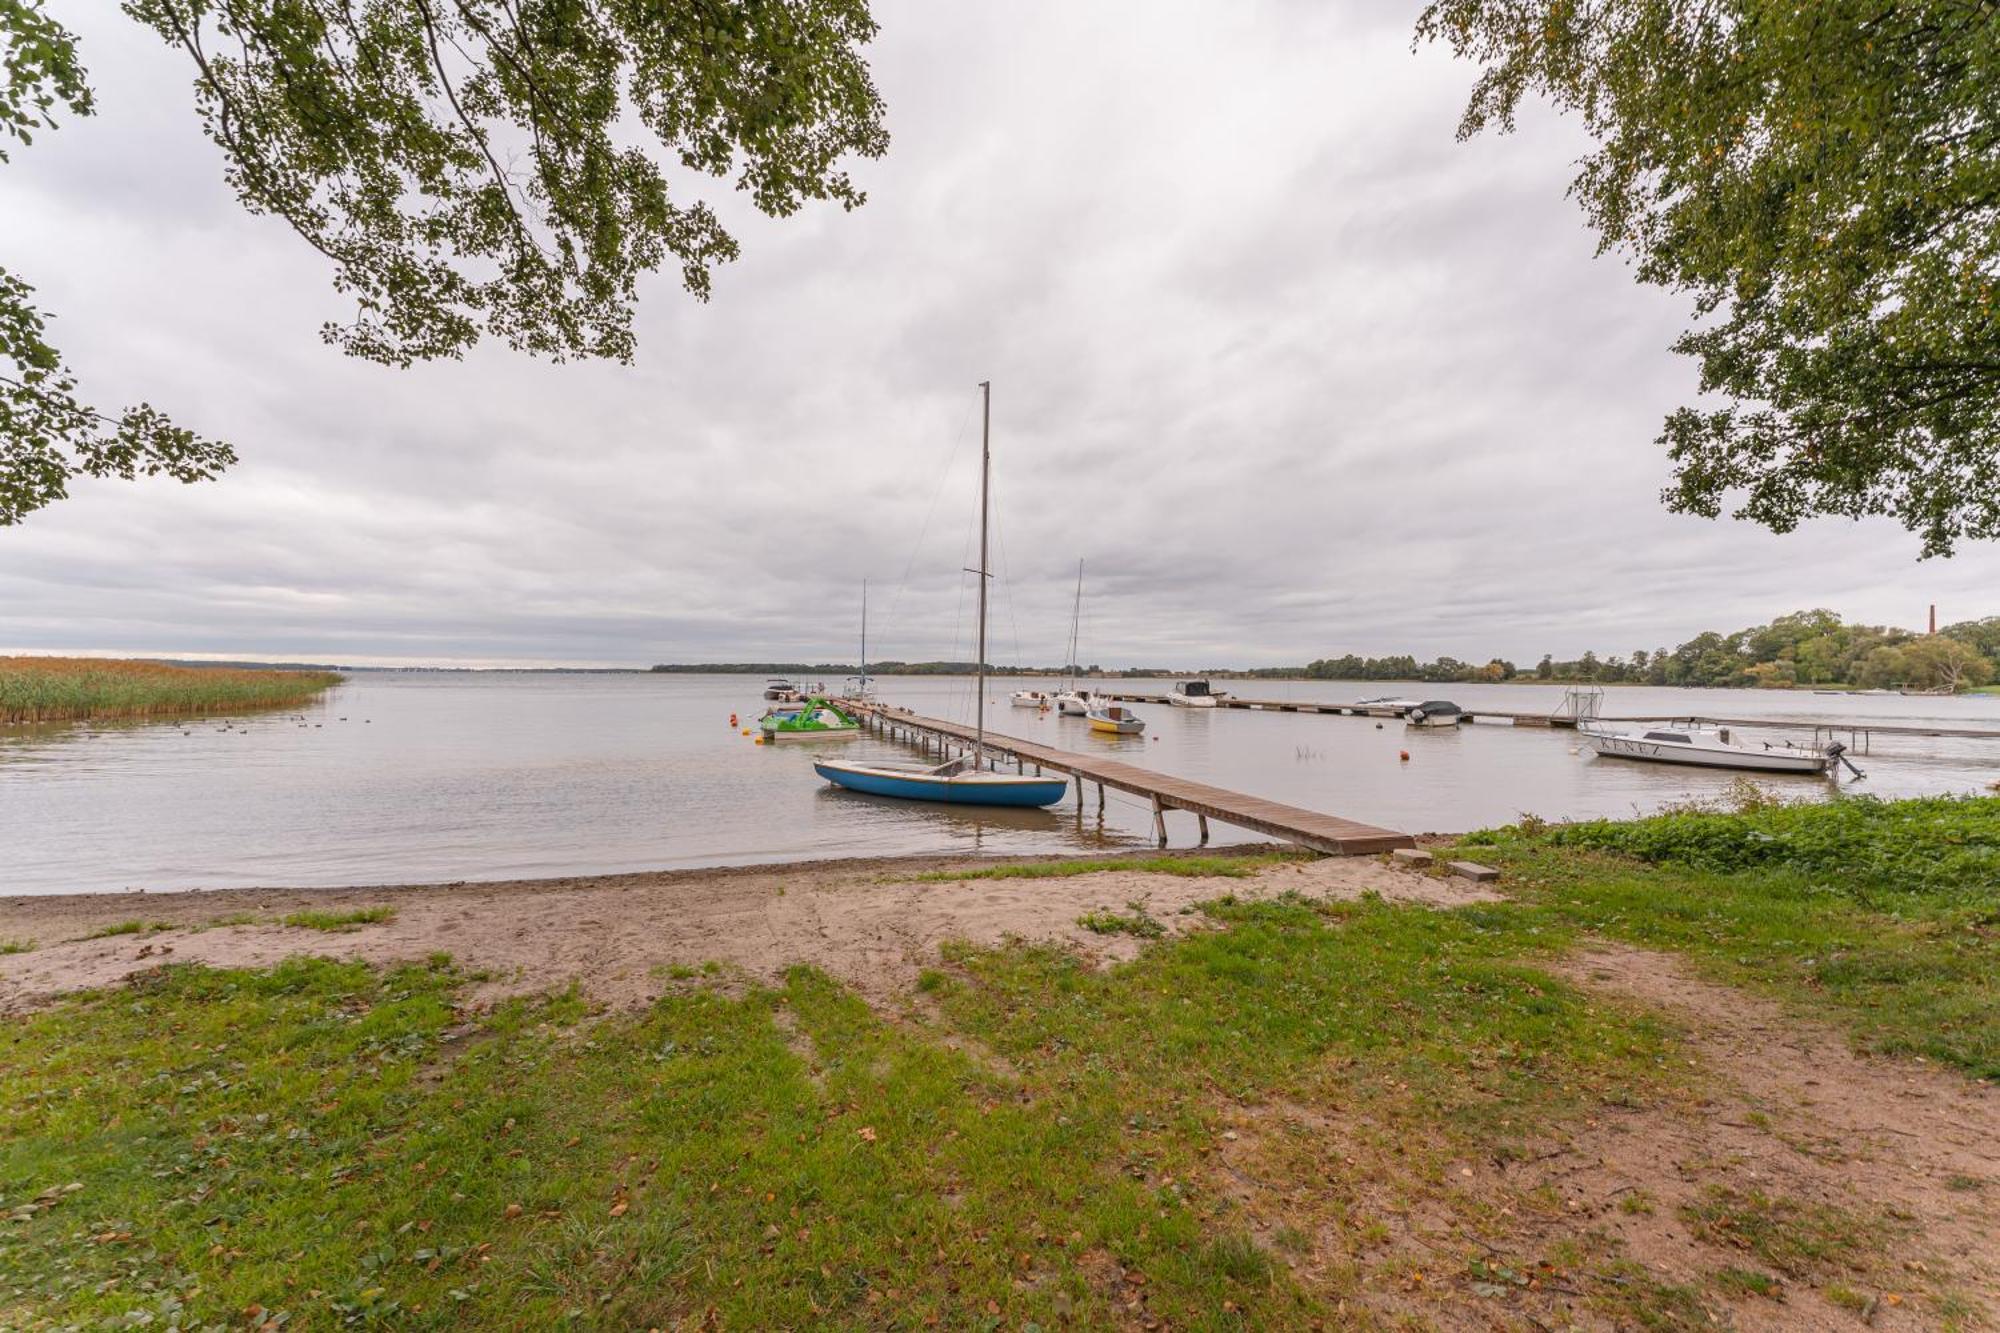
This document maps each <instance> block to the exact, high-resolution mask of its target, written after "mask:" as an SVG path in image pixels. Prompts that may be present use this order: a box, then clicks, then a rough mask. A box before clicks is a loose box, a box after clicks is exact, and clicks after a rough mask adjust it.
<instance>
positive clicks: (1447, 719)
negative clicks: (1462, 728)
mask: <svg viewBox="0 0 2000 1333" xmlns="http://www.w3.org/2000/svg"><path fill="white" fill-rule="evenodd" d="M1464 716H1465V715H1464V714H1463V713H1425V714H1424V715H1423V716H1422V717H1415V716H1411V717H1406V718H1404V719H1403V721H1404V723H1405V724H1406V725H1408V726H1412V727H1455V726H1457V725H1458V724H1459V721H1460V719H1461V718H1463V717H1464Z"/></svg>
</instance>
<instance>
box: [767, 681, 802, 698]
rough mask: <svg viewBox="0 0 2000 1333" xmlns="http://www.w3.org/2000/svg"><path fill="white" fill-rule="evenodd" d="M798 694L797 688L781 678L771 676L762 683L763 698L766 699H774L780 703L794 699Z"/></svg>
mask: <svg viewBox="0 0 2000 1333" xmlns="http://www.w3.org/2000/svg"><path fill="white" fill-rule="evenodd" d="M798 692H799V690H798V687H797V686H796V685H794V684H792V682H791V681H789V680H787V679H786V678H785V677H783V676H773V677H771V679H769V680H767V681H765V682H764V697H765V698H766V699H774V700H778V701H781V702H782V701H786V700H790V699H792V698H794V697H795V696H796V695H797V694H798Z"/></svg>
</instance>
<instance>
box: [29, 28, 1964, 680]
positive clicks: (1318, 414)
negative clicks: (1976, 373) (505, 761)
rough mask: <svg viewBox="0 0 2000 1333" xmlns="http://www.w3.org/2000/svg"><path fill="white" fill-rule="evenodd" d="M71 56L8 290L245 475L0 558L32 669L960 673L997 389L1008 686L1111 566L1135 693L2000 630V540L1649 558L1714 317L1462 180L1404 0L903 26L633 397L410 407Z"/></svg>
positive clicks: (1568, 159)
mask: <svg viewBox="0 0 2000 1333" xmlns="http://www.w3.org/2000/svg"><path fill="white" fill-rule="evenodd" d="M62 9H63V14H62V17H63V19H64V21H65V22H70V23H73V24H74V25H75V26H76V27H77V28H78V29H79V31H81V33H82V34H83V36H84V38H85V47H84V53H85V56H86V59H87V62H88V65H89V68H90V71H91V74H92V81H93V83H94V85H95V87H96V90H97V93H98V96H99V102H100V112H99V114H98V116H97V117H96V118H94V119H93V120H88V121H82V122H76V123H69V124H65V125H64V126H63V128H62V129H61V130H60V131H59V132H57V133H55V134H52V135H44V136H41V137H40V138H39V139H38V141H37V143H36V144H35V145H34V146H33V147H32V148H29V149H23V150H19V151H16V152H15V154H14V161H13V163H12V164H11V165H7V166H4V167H0V258H4V262H5V263H6V264H7V266H8V267H10V268H12V269H13V270H14V271H15V272H16V273H17V274H19V275H20V276H22V277H23V278H25V279H26V280H28V281H30V282H32V283H34V284H35V285H36V286H37V287H38V288H39V289H40V299H41V300H42V302H43V304H44V306H45V308H47V309H48V310H50V311H52V312H54V313H55V314H56V315H58V316H59V319H58V321H57V322H56V324H55V326H54V333H55V338H56V341H57V343H58V345H59V346H61V347H62V349H63V350H64V351H65V353H66V354H67V355H68V357H69V360H70V362H71V364H72V366H73V367H74V368H75V369H76V370H77V371H78V372H79V375H80V377H81V379H82V381H83V384H84V386H85V389H86V391H87V392H89V393H91V394H92V395H94V396H95V398H96V400H97V401H98V402H99V404H100V405H101V406H105V407H114V406H118V405H122V404H124V403H127V402H132V401H138V400H141V399H144V400H147V401H150V402H152V403H154V404H155V405H158V406H160V407H163V408H165V409H167V410H168V411H170V412H171V413H172V414H173V415H174V416H175V417H176V418H177V419H179V420H180V421H181V422H182V423H183V424H186V425H189V426H192V427H194V428H196V429H198V430H200V431H202V432H204V433H208V434H214V435H220V436H223V437H226V438H228V439H230V440H231V441H232V442H234V443H235V444H236V445H237V447H238V450H239V452H240V453H241V454H242V457H243V462H242V463H241V464H240V465H239V466H238V467H237V468H236V469H234V470H233V471H232V472H230V473H229V474H228V475H227V477H226V478H225V479H224V480H222V481H221V482H219V483H213V484H209V485H205V486H198V487H181V486H177V485H174V484H172V483H166V482H149V483H138V484H124V483H105V484H85V485H83V486H81V487H79V488H78V490H77V493H76V496H75V498H73V499H72V500H70V501H68V502H67V503H64V504H61V505H58V506H56V507H55V508H53V509H49V510H45V511H43V512H41V513H38V514H36V515H34V516H32V517H31V518H30V519H29V520H28V521H27V523H25V524H24V525H22V526H20V527H16V528H0V649H13V650H27V651H49V650H96V651H112V652H134V653H165V654H175V655H196V654H219V655H225V656H254V657H273V658H292V659H309V660H319V661H341V662H354V663H368V662H380V663H391V662H426V663H461V664H477V663H496V664H497V663H507V664H529V663H577V664H612V665H643V664H646V663H650V662H656V661H717V660H746V661H762V660H791V659H807V660H820V659H827V658H839V659H843V660H845V659H851V658H852V656H853V655H854V652H855V644H854V635H855V631H856V617H857V614H858V600H859V595H860V588H861V582H862V579H863V578H864V577H866V578H868V579H869V580H871V587H872V593H871V605H872V608H873V615H872V617H871V626H870V636H869V637H870V652H871V655H872V656H875V657H898V658H904V659H911V660H915V659H923V658H934V657H944V656H961V657H969V656H970V648H969V642H970V634H971V612H970V593H969V590H968V588H967V586H966V585H967V583H968V582H969V580H968V579H966V578H965V577H964V576H962V575H961V574H960V573H959V570H960V568H961V567H962V566H964V565H966V564H969V563H971V560H970V558H969V554H968V550H967V542H968V538H969V536H970V533H971V523H972V521H973V519H974V515H975V509H974V505H975V497H974V490H973V487H974V476H975V470H974V462H975V459H976V450H977V416H976V402H977V391H976V389H975V387H974V386H975V384H976V382H977V381H979V380H981V379H986V378H990V379H992V380H993V381H994V385H995V389H994V403H993V412H994V451H995V470H996V496H997V502H998V507H999V522H1000V534H1001V538H1002V541H1001V545H1000V547H999V548H998V549H997V550H996V562H995V563H996V568H998V569H1000V571H1001V572H1002V573H1003V575H1004V577H1003V578H1002V579H1001V580H998V581H997V589H996V595H997V600H996V603H995V614H994V618H993V642H994V655H995V658H996V660H999V661H1002V662H1011V661H1030V662H1036V663H1053V662H1057V661H1060V660H1061V657H1062V655H1063V654H1062V650H1063V647H1064V644H1065V640H1066V638H1067V635H1068V628H1069V626H1068V620H1069V610H1070V597H1071V592H1072V585H1073V579H1074V576H1075V570H1076V562H1077V560H1078V559H1079V558H1080V559H1082V560H1083V561H1084V562H1085V578H1086V584H1085V624H1084V634H1083V640H1084V641H1083V651H1082V656H1083V659H1084V660H1085V661H1094V662H1101V663H1104V664H1106V665H1125V664H1132V663H1145V664H1169V665H1183V666H1190V667H1192V666H1202V665H1221V664H1243V665H1265V664H1275V663H1286V662H1301V661H1305V660H1308V659H1310V658H1314V657H1319V656H1325V655H1337V654H1340V653H1344V652H1358V653H1364V654H1369V653H1377V654H1379V653H1387V652H1403V651H1407V652H1413V653H1416V654H1418V655H1419V656H1424V657H1429V656H1433V655H1435V654H1438V653H1452V654H1454V655H1457V656H1461V657H1468V658H1470V657H1480V658H1482V659H1483V657H1484V656H1486V655H1488V654H1495V653H1497V654H1502V655H1506V656H1509V657H1512V658H1514V659H1517V660H1520V661H1524V662H1525V661H1532V660H1534V659H1535V658H1537V657H1539V656H1540V654H1541V653H1543V652H1545V651H1547V652H1554V653H1556V654H1557V655H1558V656H1573V655H1575V654H1577V653H1579V652H1581V651H1582V650H1584V649H1585V648H1595V649H1597V650H1598V651H1600V652H1612V651H1616V652H1628V651H1630V650H1631V649H1633V648H1637V647H1646V648H1651V647H1655V646H1658V645H1661V644H1671V643H1674V642H1677V641H1679V640H1680V639H1682V638H1685V637H1687V636H1688V635H1690V634H1692V633H1693V632H1695V631H1697V630H1700V629H1705V628H1721V629H1730V628H1736V627H1740V626H1742V625H1746V624H1750V623H1755V622H1758V621H1762V620H1766V619H1768V618H1769V617H1770V616H1772V615H1774V614H1777V613H1780V612H1784V611H1788V610H1792V609H1796V608H1800V607H1809V606H1818V605H1824V606H1830V607H1833V608H1835V609H1836V610H1838V611H1840V612H1842V613H1843V614H1845V615H1847V616H1848V617H1850V618H1858V619H1864V620H1868V621H1875V622H1888V623H1892V624H1901V625H1906V626H1918V625H1920V624H1921V622H1922V619H1923V616H1924V612H1925V607H1926V605H1927V604H1928V603H1930V602H1933V601H1935V602H1937V603H1939V604H1940V615H1941V617H1942V618H1944V619H1946V620H1953V619H1962V618H1968V617H1972V616H1977V615H1986V614H1996V613H2000V592H1996V590H2000V549H1996V548H1995V547H1994V546H1992V545H1987V546H1974V547H1971V548H1968V549H1967V550H1965V551H1964V552H1963V553H1961V554H1960V555H1959V556H1958V557H1956V558H1955V559H1952V560H1948V561H1942V560H1934V561H1929V562H1922V563H1920V562H1919V561H1918V560H1917V559H1916V555H1917V543H1916V541H1915V540H1914V539H1913V538H1912V537H1910V536H1909V535H1908V534H1906V533H1904V532H1903V531H1902V530H1901V529H1900V528H1899V527H1897V526H1895V525H1894V524H1891V523H1886V522H1869V523H1861V524H1854V523H1849V522H1844V521H1843V522H1825V523H1820V524H1816V525H1813V526H1812V527H1810V528H1809V529H1807V530H1804V531H1801V532H1798V533H1795V534H1793V535H1791V536H1788V537H1774V536H1771V535H1769V534H1766V533H1764V532H1762V531H1761V530H1758V529H1755V528H1752V527H1748V526H1745V525H1742V524H1738V523H1734V522H1731V521H1727V520H1724V521H1722V522H1707V521H1704V520H1700V519H1694V518H1687V517H1675V516H1672V515H1669V514H1668V513H1666V512H1665V510H1664V509H1663V508H1662V507H1661V506H1660V504H1659V501H1658V494H1659V491H1660V488H1661V487H1662V486H1663V485H1664V484H1665V482H1666V481H1667V464H1666V460H1665V457H1664V455H1663V453H1662V452H1661V451H1660V450H1659V449H1658V448H1657V447H1656V446H1655V445H1654V443H1653V440H1654V437H1655V436H1656V435H1657V434H1658V431H1659V426H1660V421H1661V418H1662V417H1663V415H1664V414H1665V413H1666V412H1667V411H1668V410H1669V409H1671V408H1672V407H1674V406H1676V405H1678V404H1680V403H1681V402H1684V401H1686V400H1687V399H1688V397H1689V395H1690V394H1691V393H1692V391H1693V387H1694V368H1693V366H1692V365H1691V364H1690V363H1688V362H1686V361H1685V360H1683V359H1681V358H1677V357H1675V356H1673V355H1672V354H1670V353H1669V352H1668V351H1667V350H1666V349H1667V346H1668V344H1669V343H1670V341H1671V340H1672V339H1673V337H1674V335H1675V334H1676V332H1677V331H1678V330H1679V329H1680V327H1681V325H1682V321H1683V319H1684V318H1685V316H1686V310H1687V303H1686V302H1685V300H1683V299H1681V298H1677V297H1675V296H1673V295H1671V294H1668V293H1663V292H1659V291H1657V290H1653V289H1642V288H1640V287H1638V286H1636V285H1634V284H1633V283H1632V281H1631V279H1630V276H1629V270H1628V268H1627V267H1626V265H1625V263H1624V262H1623V261H1622V260H1621V259H1618V258H1602V259H1600V258H1596V257H1594V254H1593V251H1594V239H1595V238H1594V236H1593V235H1592V234H1591V233H1590V232H1588V231H1587V230H1586V229H1585V227H1584V226H1583V223H1582V220H1581V217H1580V215H1579V213H1578V210H1577V208H1576V206H1575V204H1574V203H1572V202H1571V201H1570V200H1568V199H1567V198H1566V197H1565V188H1566V186H1567V184H1568V181H1569V178H1570V175H1571V172H1572V164H1573V162H1574V160H1575V159H1576V157H1577V156H1578V154H1579V153H1580V152H1581V151H1582V150H1583V147H1584V144H1583V142H1582V140H1581V139H1580V138H1579V136H1578V134H1577V131H1576V129H1575V127H1574V126H1573V125H1569V124H1565V123H1562V122H1559V121H1557V120H1555V119H1553V118H1552V117H1548V116H1534V117H1530V118H1529V119H1528V120H1527V121H1526V122H1525V123H1524V124H1523V127H1522V130H1521V132H1520V133H1518V134H1516V135H1514V136H1512V137H1486V138H1482V139H1478V140H1475V141H1473V142H1471V143H1468V144H1459V143H1457V142H1455V141H1454V138H1453V130H1454V127H1455V123H1456V120H1457V116H1458V113H1459V110H1460V107H1461V104H1462V102H1463V100H1464V96H1465V93H1466V90H1467V88H1468V86H1469V84H1470V82H1471V80H1472V77H1473V70H1472V69H1471V68H1470V67H1468V66H1464V65H1456V64H1454V63H1453V62H1452V61H1450V60H1449V59H1448V58H1447V57H1446V56H1445V55H1444V53H1443V52H1441V51H1436V50H1425V51H1419V52H1414V53H1413V52H1412V51H1411V49H1410V28H1411V24H1412V22H1413V20H1414V16H1415V11H1416V6H1415V5H1411V6H1407V7H1401V8H1399V7H1397V6H1392V5H1367V6H1360V5H1348V6H1308V5H1304V4H1300V3H1296V2H1285V0H1271V2H1270V3H1247V2H1246V3H1240V4H1231V5H1228V6H1219V5H1214V4H1195V3H1185V4H1162V3H1157V2H1156V0H1143V2H1142V0H1131V2H1130V3H1122V4H1110V3H1087V4H1079V3H1076V2H1075V0H1061V2H1058V0H1048V2H1047V3H1035V4H1025V3H1024V4H1008V5H1005V6H991V5H975V4H970V3H956V2H952V3H946V2H944V0H899V2H896V3H885V4H881V5H880V6H879V8H878V11H877V12H878V15H879V17H880V19H881V21H882V26H883V32H882V36H881V38H880V39H879V41H878V42H877V44H876V45H875V47H874V48H873V52H872V63H873V66H874V69H875V74H876V78H877V81H878V83H879V84H880V86H881V89H882V92H883V94H884V96H885V98H886V99H887V102H888V106H889V126H890V130H891V133H892V135H893V143H892V145H891V148H890V152H889V155H888V157H887V158H886V159H884V160H882V161H880V162H874V163H869V162H862V163H859V164H857V166H856V169H855V174H856V176H857V178H858V179H859V180H860V181H861V183H862V184H863V185H864V186H865V188H866V189H867V190H868V191H869V194H870V199H869V202H868V204H867V206H866V207H865V208H863V209H861V210H859V211H857V212H854V213H851V214H844V213H841V212H840V211H838V210H837V209H834V208H820V209H816V210H809V211H807V212H806V213H804V214H802V215H800V216H797V217H794V218H791V219H787V220H784V221H777V222H774V221H769V220H765V219H761V218H759V217H757V216H756V215H755V214H754V213H750V212H748V211H747V210H746V209H745V208H744V207H743V206H742V205H741V204H740V202H738V201H736V200H734V199H732V198H730V197H729V196H727V195H726V194H725V195H724V196H723V197H722V199H721V202H722V203H723V205H724V207H725V213H726V216H727V217H729V218H730V219H731V221H732V224H733V225H734V227H735V230H736V232H737V235H738V236H739V238H740V240H741V241H742V243H743V257H742V259H741V260H740V261H738V262H737V263H735V264H733V265H730V266H727V267H726V268H724V269H723V270H721V271H720V272H719V273H718V275H717V280H716V284H715V297H714V300H713V301H712V303H710V304H708V305H706V306H703V305H700V304H697V303H696V302H694V301H693V300H691V299H690V298H688V297H687V296H685V295H684V294H683V293H682V291H681V290H680V288H679V285H678V279H677V277H675V276H674V275H671V274H669V275H663V276H660V277H658V278H657V279H655V280H653V281H652V282H650V283H649V284H648V285H647V287H646V289H645V292H644V296H643V305H642V309H641V314H640V319H639V329H640V354H639V359H638V363H637V364H636V365H634V366H631V367H618V366H605V365H598V366H574V365H572V366H562V367H554V366H548V365H545V364H542V363H538V362H534V361H531V360H529V359H527V358H525V357H522V356H518V355H516V354H513V353H511V352H508V351H506V350H505V349H503V348H501V347H499V346H497V345H493V346H488V347H484V348H482V349H481V350H479V351H478V352H477V353H476V354H474V355H473V356H471V357H470V358H468V359H467V360H466V361H465V362H463V363H457V364H446V365H438V366H429V367H423V368H419V369H416V370H410V371H396V370H389V369H385V368H382V367H379V366H375V365H371V364H366V363H361V362H354V361H349V360H346V359H344V358H342V357H341V356H340V355H339V354H338V353H337V352H335V351H333V350H331V349H329V348H326V347H324V346H323V345H322V344H321V343H320V341H319V338H318V336H317V329H318V327H319V325H320V323H321V322H322V321H323V320H325V319H328V318H338V317H340V315H341V313H342V307H341V305H340V303H339V301H338V299H337V298H336V297H335V295H334V293H333V291H332V288H331V285H330V283H329V281H328V272H327V270H326V267H325V265H324V264H323V262H322V261H321V260H320V259H319V257H318V256H316V255H315V254H314V253H312V252H311V251H310V250H309V249H308V248H307V247H306V246H305V245H304V244H303V243H302V242H300V241H299V240H298V239H297V238H295V237H294V236H293V235H292V234H291V233H290V232H289V231H288V230H287V229H286V228H285V227H284V226H283V224H281V223H279V222H276V221H273V220H271V219H268V218H261V219H260V218H253V217H250V216H249V215H247V214H246V213H244V212H243V210H242V209H241V208H240V207H239V206H238V205H237V203H236V202H235V200H234V198H233V197H232V195H231V194H230V193H229V191H228V190H227V189H226V188H225V186H224V184H223V181H222V165H221V160H220V157H219V155H218V153H217V151H216V150H215V149H214V148H213V146H211V145H210V144H209V143H208V142H207V141H206V140H205V139H204V138H203V137H202V136H201V135H200V133H199V131H198V128H197V123H196V119H195V115H194V113H193V110H192V95H191V92H190V90H189V86H188V80H189V72H188V69H187V68H186V67H185V66H184V64H183V62H182V59H181V58H180V57H178V56H177V55H176V54H175V53H173V52H170V51H168V50H167V49H166V48H165V47H164V46H162V45H161V44H160V43H159V41H158V40H157V38H155V37H154V36H153V35H152V34H151V33H150V32H148V31H146V30H144V29H142V28H140V27H139V26H138V25H137V24H135V23H133V22H132V21H130V20H129V19H126V18H124V17H123V16H122V15H120V14H118V13H117V12H116V7H115V6H114V5H113V4H111V3H110V0H100V2H99V3H97V4H95V5H90V6H86V5H64V6H63V7H62ZM1364 9H1365V10H1366V11H1367V13H1368V14H1369V17H1368V18H1366V19H1363V18H1358V17H1355V16H1354V14H1353V13H1352V12H1349V13H1341V12H1338V11H1340V10H1347V11H1359V10H1364ZM93 11H94V12H93Z"/></svg>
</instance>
